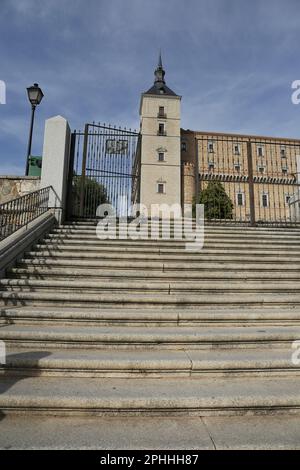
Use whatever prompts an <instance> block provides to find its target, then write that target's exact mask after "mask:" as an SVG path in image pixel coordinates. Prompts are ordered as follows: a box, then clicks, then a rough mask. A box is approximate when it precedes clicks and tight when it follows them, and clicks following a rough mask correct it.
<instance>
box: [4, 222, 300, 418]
mask: <svg viewBox="0 0 300 470" xmlns="http://www.w3.org/2000/svg"><path fill="white" fill-rule="evenodd" d="M0 288H1V291H0V294H1V317H0V340H3V341H5V344H6V347H7V351H8V356H7V363H6V365H5V366H2V367H1V369H0V373H1V378H0V410H1V411H2V413H9V412H12V413H22V412H26V413H27V414H28V413H41V414H46V415H69V414H87V415H101V414H106V413H107V414H120V413H122V414H125V415H128V414H158V415H162V414H163V415H172V414H195V415H201V416H205V415H219V414H225V415H227V414H243V413H246V412H247V413H275V412H279V413H281V412H293V413H294V412H296V411H298V409H299V408H300V392H299V390H300V365H299V366H297V365H294V364H293V362H292V353H293V352H294V349H292V342H293V341H295V340H300V230H299V229H280V228H278V229H277V228H276V229H275V228H273V229H272V228H246V227H233V226H218V227H217V226H214V227H213V226H207V227H206V230H205V245H204V249H203V250H202V251H201V252H199V253H193V252H189V251H186V250H185V242H184V241H179V240H176V239H173V240H162V239H159V240H136V241H132V240H110V241H109V240H106V241H100V240H98V239H97V237H96V233H95V225H94V222H93V221H86V222H73V223H69V224H66V225H64V226H61V227H57V228H55V229H53V231H52V232H51V233H50V234H49V235H47V237H46V238H45V239H44V240H42V241H40V242H39V243H38V244H37V245H35V246H34V247H32V249H31V251H30V252H28V253H27V254H26V256H25V257H24V259H21V260H19V261H18V263H17V265H16V267H14V268H12V269H11V270H10V271H9V272H8V273H7V278H6V279H2V280H1V281H0Z"/></svg>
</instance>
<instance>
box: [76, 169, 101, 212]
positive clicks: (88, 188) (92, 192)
mask: <svg viewBox="0 0 300 470" xmlns="http://www.w3.org/2000/svg"><path fill="white" fill-rule="evenodd" d="M81 182H82V177H81V176H74V177H73V188H72V193H73V205H74V207H75V208H76V212H78V214H79V207H80V193H81ZM107 202H109V200H108V196H107V191H106V188H105V186H104V185H103V184H101V183H98V182H97V181H96V180H94V179H92V178H88V177H87V176H86V177H85V179H84V215H85V216H86V217H91V218H92V217H96V210H97V207H98V206H99V205H100V204H105V203H107Z"/></svg>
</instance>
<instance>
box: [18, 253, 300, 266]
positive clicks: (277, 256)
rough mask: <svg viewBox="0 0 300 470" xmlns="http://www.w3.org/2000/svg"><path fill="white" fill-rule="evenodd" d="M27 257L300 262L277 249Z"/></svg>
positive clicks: (297, 256) (298, 256)
mask: <svg viewBox="0 0 300 470" xmlns="http://www.w3.org/2000/svg"><path fill="white" fill-rule="evenodd" d="M26 257H27V258H31V259H35V258H39V259H41V260H42V259H47V258H49V257H50V258H52V259H63V258H66V259H68V260H69V261H70V260H73V259H80V260H85V259H91V260H94V261H95V260H112V261H113V260H116V261H120V260H137V261H141V260H144V261H146V262H151V261H161V262H187V261H188V263H191V264H195V263H201V262H202V261H206V262H208V261H229V262H230V261H240V262H247V263H249V262H254V263H265V262H276V263H277V262H280V263H291V262H293V263H298V264H300V254H299V255H298V254H294V253H291V252H289V253H280V252H277V251H275V252H274V253H269V252H261V253H259V252H256V253H255V252H254V253H251V254H248V253H247V254H245V253H243V252H225V251H224V252H221V253H219V252H217V251H214V252H213V253H208V252H205V251H204V250H201V251H199V252H196V253H193V254H192V253H190V254H188V252H187V253H185V252H182V253H173V254H163V253H161V254H160V253H158V254H155V253H154V254H146V255H145V254H144V253H126V252H115V253H114V252H107V253H104V252H103V253H100V252H97V253H96V252H92V253H89V252H87V251H76V250H74V251H71V252H68V251H58V250H45V251H42V250H40V251H29V252H27V253H26Z"/></svg>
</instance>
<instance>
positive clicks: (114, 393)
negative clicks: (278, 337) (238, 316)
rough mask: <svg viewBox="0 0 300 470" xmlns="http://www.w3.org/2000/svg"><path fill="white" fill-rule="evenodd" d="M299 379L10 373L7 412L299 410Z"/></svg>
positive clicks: (2, 403)
mask: <svg viewBox="0 0 300 470" xmlns="http://www.w3.org/2000/svg"><path fill="white" fill-rule="evenodd" d="M299 388H300V377H288V378H285V377H284V378H283V377H276V378H261V379H259V380H258V379H257V378H256V377H253V378H251V377H249V378H248V379H247V380H244V378H243V377H241V378H231V380H227V379H226V378H219V379H217V378H215V379H210V378H207V379H205V378H193V377H190V378H187V377H182V378H173V379H172V378H169V379H164V380H161V379H156V378H144V379H143V380H139V379H135V378H129V379H124V378H123V379H122V378H120V379H117V378H101V379H97V378H90V379H85V380H78V379H77V378H65V379H64V380H61V378H60V377H34V378H31V377H29V378H23V379H22V380H16V378H15V377H7V378H5V379H3V380H2V381H1V384H0V409H1V410H2V412H11V413H18V412H24V411H26V412H27V413H28V414H29V413H42V414H47V415H49V414H55V415H59V414H61V415H66V414H86V415H95V414H105V413H118V415H120V414H125V415H126V414H128V413H129V414H132V413H135V414H151V413H168V414H195V415H200V416H204V415H215V414H220V413H222V414H240V413H245V412H247V413H255V414H257V413H259V412H262V413H265V412H266V411H268V412H273V413H275V412H282V411H283V410H284V411H286V412H288V411H290V412H294V413H295V412H298V411H299V409H300V394H299Z"/></svg>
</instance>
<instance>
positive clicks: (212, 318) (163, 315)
mask: <svg viewBox="0 0 300 470" xmlns="http://www.w3.org/2000/svg"><path fill="white" fill-rule="evenodd" d="M0 322H1V323H2V324H13V323H18V324H40V325H45V324H50V325H51V324H58V325H83V326H85V325H86V326H90V325H95V326H100V325H104V326H113V325H116V326H122V325H123V326H165V325H172V326H222V325H230V326H238V325H241V326H261V325H269V326H275V325H279V326H281V325H291V326H295V325H299V323H300V308H299V307H298V308H287V307H285V306H282V307H280V308H278V307H277V308H276V307H273V308H270V307H262V308H250V307H247V308H237V307H231V308H225V307H224V306H221V307H220V308H219V309H216V308H214V307H209V306H207V307H204V308H203V307H200V308H197V307H195V308H189V307H186V306H184V308H182V309H180V308H178V307H177V308H163V309H158V308H156V307H155V308H124V307H123V308H103V307H100V308H96V307H94V308H84V307H82V308H78V307H73V308H71V307H62V306H57V307H52V308H51V307H43V308H41V307H33V306H31V307H16V308H14V307H2V308H1V312H0Z"/></svg>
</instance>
